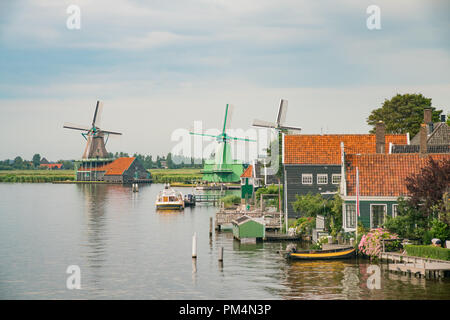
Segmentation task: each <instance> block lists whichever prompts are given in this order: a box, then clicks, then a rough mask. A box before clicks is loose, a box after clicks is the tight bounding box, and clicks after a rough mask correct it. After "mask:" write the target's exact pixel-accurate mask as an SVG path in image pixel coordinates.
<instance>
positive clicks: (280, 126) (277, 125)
mask: <svg viewBox="0 0 450 320" xmlns="http://www.w3.org/2000/svg"><path fill="white" fill-rule="evenodd" d="M287 107H288V102H287V100H284V99H281V101H280V106H279V107H278V114H277V118H276V119H275V122H268V121H263V120H257V119H255V120H253V126H254V127H262V128H268V129H275V130H276V131H278V132H287V133H297V132H300V131H301V130H302V128H300V127H292V126H286V125H285V124H284V121H286V112H287Z"/></svg>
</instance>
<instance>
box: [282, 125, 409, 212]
mask: <svg viewBox="0 0 450 320" xmlns="http://www.w3.org/2000/svg"><path fill="white" fill-rule="evenodd" d="M283 143H284V145H283V168H284V184H285V185H284V201H285V210H287V214H288V217H289V218H298V217H299V216H300V213H299V212H295V211H294V209H293V207H292V203H293V202H295V201H296V195H307V194H308V193H311V194H317V193H320V194H322V195H323V196H324V197H329V198H331V197H332V196H333V195H334V194H336V193H337V191H338V188H339V186H340V183H341V175H342V156H343V155H344V152H345V153H346V154H375V153H382V154H385V153H387V152H388V151H389V150H388V149H387V148H386V146H388V145H389V144H390V143H395V144H406V143H407V135H406V134H388V135H386V134H385V128H384V124H383V123H380V124H378V125H377V132H376V134H342V135H337V134H331V135H303V134H299V135H286V136H284V141H283Z"/></svg>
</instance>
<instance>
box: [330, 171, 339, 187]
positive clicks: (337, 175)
mask: <svg viewBox="0 0 450 320" xmlns="http://www.w3.org/2000/svg"><path fill="white" fill-rule="evenodd" d="M336 177H339V181H338V182H334V178H336ZM331 183H332V184H340V183H341V174H340V173H333V175H332V176H331Z"/></svg>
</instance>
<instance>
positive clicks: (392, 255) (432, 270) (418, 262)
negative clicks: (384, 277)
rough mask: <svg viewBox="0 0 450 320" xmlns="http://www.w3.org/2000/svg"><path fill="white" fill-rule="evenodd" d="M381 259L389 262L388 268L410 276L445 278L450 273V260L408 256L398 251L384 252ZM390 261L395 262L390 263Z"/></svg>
mask: <svg viewBox="0 0 450 320" xmlns="http://www.w3.org/2000/svg"><path fill="white" fill-rule="evenodd" d="M379 258H380V260H381V261H386V262H388V270H389V271H390V272H397V273H402V274H406V275H409V276H412V275H414V276H418V277H424V278H428V279H432V278H434V279H437V278H444V277H446V276H448V275H450V261H446V260H439V259H431V258H423V257H414V256H407V255H403V254H401V253H396V252H382V253H380V256H379ZM389 262H393V263H392V264H389Z"/></svg>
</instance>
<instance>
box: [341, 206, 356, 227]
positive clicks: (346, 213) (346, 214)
mask: <svg viewBox="0 0 450 320" xmlns="http://www.w3.org/2000/svg"><path fill="white" fill-rule="evenodd" d="M349 205H351V206H354V207H355V212H354V217H353V220H354V222H355V226H353V227H352V226H349V225H348V224H347V217H348V214H349V212H348V211H347V206H349ZM344 212H345V215H344V223H345V228H346V229H349V230H356V214H357V213H356V203H344Z"/></svg>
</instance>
